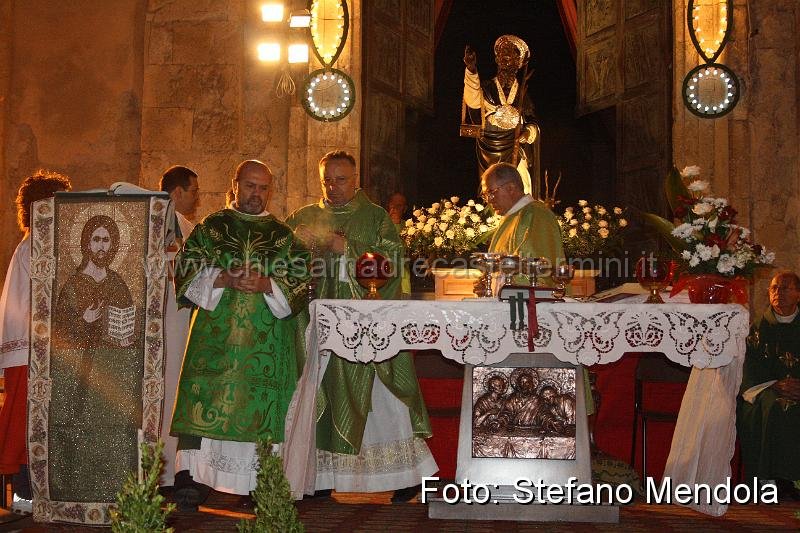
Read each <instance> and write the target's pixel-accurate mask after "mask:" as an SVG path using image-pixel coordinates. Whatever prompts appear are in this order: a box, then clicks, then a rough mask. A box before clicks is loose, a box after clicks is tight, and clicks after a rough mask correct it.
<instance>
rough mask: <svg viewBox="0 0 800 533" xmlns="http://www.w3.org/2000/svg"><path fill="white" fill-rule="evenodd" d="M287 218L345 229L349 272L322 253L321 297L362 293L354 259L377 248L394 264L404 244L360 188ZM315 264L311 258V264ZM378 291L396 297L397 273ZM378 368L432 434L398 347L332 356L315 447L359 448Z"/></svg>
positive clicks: (421, 432)
mask: <svg viewBox="0 0 800 533" xmlns="http://www.w3.org/2000/svg"><path fill="white" fill-rule="evenodd" d="M286 223H287V224H289V226H291V227H292V228H294V229H296V228H297V227H298V226H300V225H305V226H308V227H309V228H311V229H312V230H313V231H317V232H330V231H337V232H340V234H342V235H344V238H345V240H346V245H345V248H346V249H345V254H344V255H345V257H346V259H347V264H348V265H349V266H348V267H347V272H342V273H341V275H340V272H339V270H340V268H342V266H343V265H342V261H341V256H339V255H337V254H334V253H327V254H324V255H323V256H322V258H323V259H324V260H325V261H324V267H325V269H324V272H323V273H321V274H322V276H321V278H319V280H318V284H317V296H318V297H319V298H347V299H361V298H362V297H363V296H364V294H366V292H367V291H366V290H365V289H364V288H362V287H361V285H359V284H358V282H357V281H356V279H355V277H354V275H353V265H354V264H355V261H356V260H357V259H358V258H359V257H360V256H361V255H362V254H363V253H365V252H378V253H380V254H383V255H384V256H386V257H387V258H388V259H389V260H390V261H392V263H393V264H394V265H400V264H401V263H400V261H401V260H402V249H403V245H402V243H401V241H400V237H399V236H398V233H397V230H396V229H395V226H394V224H393V223H392V220H391V219H390V218H389V215H388V214H387V213H386V211H384V209H383V208H382V207H380V206H378V205H375V204H373V203H372V202H371V201H370V200H369V198H367V195H366V194H364V192H363V191H361V190H358V191H356V194H355V196H354V197H353V199H352V200H350V202H349V203H347V204H346V205H344V206H340V207H333V206H330V205H328V204H327V203H325V202H324V201H320V202H319V203H317V204H311V205H307V206H305V207H302V208H300V209H298V210H297V211H295V212H294V213H292V214H291V215H289V218H287V219H286ZM317 269H318V268H317V265H316V264H315V266H314V268H312V270H317ZM379 292H380V294H381V298H384V299H393V298H397V297H398V296H399V292H400V277H399V276H397V277H394V278H392V279H391V280H389V281H388V282H387V283H386V285H384V286H383V287H382V288H381V289H379ZM376 374H377V376H378V378H379V379H380V380H381V381H382V382H383V384H384V385H386V387H387V388H388V389H389V390H390V391H391V392H392V394H394V395H395V396H396V397H397V398H398V399H399V400H400V401H402V402H403V403H404V404H405V405H406V406H408V410H409V415H410V417H411V427H412V429H413V431H414V436H416V437H422V438H426V437H429V436H430V435H431V430H430V422H429V421H428V412H427V410H426V409H425V404H424V403H423V401H422V394H421V393H420V390H419V383H418V382H417V375H416V371H415V370H414V361H413V359H412V357H411V354H410V353H408V352H400V353H399V354H398V355H397V356H396V357H393V358H392V359H390V360H388V361H384V362H382V363H377V364H376V363H368V364H363V363H352V362H350V361H347V360H345V359H342V358H340V357H331V360H330V362H329V363H328V367H327V369H326V370H325V376H324V377H323V379H322V385H321V388H320V391H319V393H318V396H317V417H318V419H317V448H319V449H321V450H328V451H331V452H336V453H344V454H351V455H354V454H358V453H359V450H360V449H361V439H362V437H363V436H364V427H365V425H366V423H367V414H368V413H369V411H370V404H371V399H372V383H373V381H374V378H375V375H376Z"/></svg>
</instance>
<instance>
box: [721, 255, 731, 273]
mask: <svg viewBox="0 0 800 533" xmlns="http://www.w3.org/2000/svg"><path fill="white" fill-rule="evenodd" d="M734 264H735V263H734V260H733V258H732V257H731V256H729V255H728V254H722V255H721V256H719V261H717V271H718V272H719V273H720V274H733V267H734Z"/></svg>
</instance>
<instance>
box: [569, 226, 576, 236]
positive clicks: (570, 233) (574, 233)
mask: <svg viewBox="0 0 800 533" xmlns="http://www.w3.org/2000/svg"><path fill="white" fill-rule="evenodd" d="M577 235H578V230H577V229H575V228H572V229H571V230H569V236H570V238H573V237H576V236H577Z"/></svg>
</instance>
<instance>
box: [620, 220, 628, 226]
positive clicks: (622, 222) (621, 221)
mask: <svg viewBox="0 0 800 533" xmlns="http://www.w3.org/2000/svg"><path fill="white" fill-rule="evenodd" d="M627 225H628V221H627V220H625V219H624V218H621V219H619V227H620V228H624V227H625V226H627Z"/></svg>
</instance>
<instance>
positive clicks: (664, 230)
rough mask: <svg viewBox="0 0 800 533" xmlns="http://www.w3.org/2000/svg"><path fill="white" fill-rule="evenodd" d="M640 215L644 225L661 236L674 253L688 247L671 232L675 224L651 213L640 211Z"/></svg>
mask: <svg viewBox="0 0 800 533" xmlns="http://www.w3.org/2000/svg"><path fill="white" fill-rule="evenodd" d="M642 217H643V219H644V223H645V225H647V226H648V227H650V228H651V229H653V230H654V231H655V232H656V233H657V234H658V235H660V236H661V237H663V238H664V240H665V241H666V242H667V244H669V245H670V247H671V248H672V249H673V250H674V251H675V253H677V254H680V253H681V252H682V251H683V250H686V249H688V245H687V244H686V243H685V242H684V241H683V240H682V239H679V238H678V237H675V236H674V235H673V234H672V230H673V229H675V224H673V223H672V222H670V221H669V220H667V219H665V218H663V217H660V216H658V215H655V214H653V213H642Z"/></svg>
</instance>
